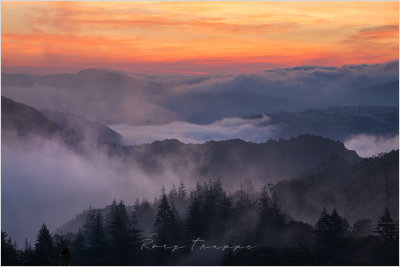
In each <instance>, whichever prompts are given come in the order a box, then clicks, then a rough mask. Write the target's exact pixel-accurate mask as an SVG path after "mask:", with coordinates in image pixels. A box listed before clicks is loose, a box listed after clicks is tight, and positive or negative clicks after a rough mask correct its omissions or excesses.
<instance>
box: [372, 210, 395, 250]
mask: <svg viewBox="0 0 400 267" xmlns="http://www.w3.org/2000/svg"><path fill="white" fill-rule="evenodd" d="M374 232H375V233H377V234H378V237H379V238H380V239H381V240H382V241H383V242H385V243H386V244H388V245H393V244H395V243H397V242H398V238H399V233H398V229H397V225H396V222H395V221H394V220H393V219H392V217H391V216H390V212H389V209H388V208H387V207H386V208H385V210H384V212H383V214H382V216H381V217H380V218H379V220H378V225H377V226H376V227H375V231H374Z"/></svg>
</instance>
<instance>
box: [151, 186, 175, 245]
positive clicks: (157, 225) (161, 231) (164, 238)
mask: <svg viewBox="0 0 400 267" xmlns="http://www.w3.org/2000/svg"><path fill="white" fill-rule="evenodd" d="M154 231H155V233H157V234H158V240H159V242H161V243H165V244H169V243H171V242H173V241H176V240H177V239H178V238H179V235H180V233H179V222H178V218H176V214H175V213H174V211H173V209H172V208H171V206H170V205H169V203H168V199H167V196H166V195H165V190H162V195H161V201H160V205H159V207H158V212H157V215H156V220H155V222H154Z"/></svg>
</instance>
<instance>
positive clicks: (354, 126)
mask: <svg viewBox="0 0 400 267" xmlns="http://www.w3.org/2000/svg"><path fill="white" fill-rule="evenodd" d="M262 116H263V115H262V114H259V115H254V116H248V117H247V118H250V119H251V118H261V117H262ZM268 116H269V117H270V118H271V120H269V121H268V122H265V123H264V124H263V126H268V125H272V124H273V125H279V126H280V127H279V128H278V129H277V131H278V132H277V133H276V134H277V136H280V137H282V138H291V137H294V136H297V135H299V134H313V135H322V136H324V137H327V138H330V139H333V140H340V141H344V140H345V139H346V138H349V136H351V135H356V134H372V135H380V136H382V135H383V136H392V135H396V134H398V128H399V111H398V108H395V107H382V106H370V107H366V106H356V107H332V108H327V109H307V110H304V111H300V112H279V113H272V114H268Z"/></svg>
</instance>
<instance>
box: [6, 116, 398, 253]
mask: <svg viewBox="0 0 400 267" xmlns="http://www.w3.org/2000/svg"><path fill="white" fill-rule="evenodd" d="M268 120H269V117H267V116H264V117H262V118H259V119H253V120H248V119H239V118H230V119H223V120H220V121H217V122H215V123H212V124H208V125H196V124H191V123H187V122H172V123H169V124H166V125H147V126H132V125H113V126H111V127H112V128H113V129H114V130H116V131H118V132H119V133H120V134H122V135H123V137H124V141H125V143H126V144H129V145H131V144H142V143H150V142H153V141H156V140H163V139H167V138H175V139H178V140H180V141H182V142H184V143H202V142H204V141H208V140H226V139H232V138H241V139H244V140H246V141H252V142H257V143H260V142H265V141H267V140H268V139H269V138H273V139H277V136H276V130H277V129H278V127H279V126H277V125H269V126H267V127H265V126H259V124H260V123H263V122H265V121H268ZM345 146H346V147H347V148H348V149H352V150H356V151H357V153H358V154H359V155H360V156H362V157H368V156H372V155H377V154H378V153H380V152H387V151H390V150H392V149H398V136H392V137H379V136H372V135H365V134H361V135H356V136H352V137H349V138H348V139H347V140H346V142H345ZM188 168H190V167H188ZM1 174H2V228H3V230H4V231H6V232H7V233H9V235H10V236H11V237H12V238H13V239H14V240H16V241H17V243H18V245H22V244H23V242H24V239H25V238H28V240H29V241H30V242H32V243H34V241H35V236H36V233H37V231H38V229H39V227H40V225H41V224H42V223H44V222H45V223H46V224H47V225H48V226H49V228H50V229H51V230H52V231H54V230H56V228H57V227H58V226H60V225H62V224H63V223H65V222H67V221H69V220H70V219H72V218H74V216H75V215H77V214H78V213H80V212H82V211H83V210H84V209H86V208H88V207H89V206H95V207H104V206H106V205H108V204H109V203H111V201H112V200H113V199H114V198H116V199H122V200H124V201H125V202H126V203H127V204H128V205H131V204H133V203H134V201H135V199H136V198H139V199H141V198H143V197H147V198H149V200H152V199H153V198H154V197H155V196H158V195H159V194H160V188H161V186H162V185H166V188H167V190H168V189H169V188H170V186H171V185H172V184H178V183H179V181H180V179H181V178H182V177H180V176H179V175H178V174H176V173H175V172H173V171H166V172H165V173H164V174H163V175H162V177H158V178H157V180H155V179H154V177H153V178H152V177H149V176H147V175H146V174H144V173H143V172H142V171H141V170H140V169H139V168H138V167H136V166H135V163H134V162H130V163H129V164H124V163H121V162H119V161H117V160H115V159H111V158H109V157H107V156H106V154H105V153H104V151H101V150H99V149H98V148H94V149H93V150H92V151H91V152H89V154H86V155H82V154H78V153H76V152H73V151H71V150H70V149H68V148H66V147H65V146H64V145H62V144H60V143H59V142H57V141H49V140H40V139H38V140H35V141H33V142H30V143H29V144H20V143H18V142H14V141H12V140H10V138H7V141H6V142H4V140H3V142H2V170H1ZM183 178H185V183H186V185H187V187H188V188H193V186H194V183H195V181H194V179H193V180H191V179H190V177H189V178H187V177H183ZM186 178H187V179H186Z"/></svg>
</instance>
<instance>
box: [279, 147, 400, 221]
mask: <svg viewBox="0 0 400 267" xmlns="http://www.w3.org/2000/svg"><path fill="white" fill-rule="evenodd" d="M273 191H274V192H275V193H276V194H277V197H278V199H279V202H280V204H281V205H282V209H283V210H285V211H287V212H289V213H290V214H291V215H292V216H293V218H295V219H297V220H303V221H309V222H310V221H311V222H315V221H316V220H317V219H318V218H319V215H320V212H321V206H325V207H326V208H327V209H328V210H329V209H333V208H336V209H337V210H338V211H339V213H340V214H343V216H345V217H346V218H348V219H349V220H351V221H352V222H354V220H356V219H372V220H373V221H375V220H376V219H377V218H379V216H381V213H382V207H385V206H387V207H388V208H389V209H390V210H391V212H392V215H393V216H394V217H395V218H398V216H399V213H398V211H399V151H398V150H397V151H392V152H390V153H387V154H383V155H380V156H379V157H374V158H367V159H362V160H361V161H358V162H352V163H349V162H345V161H341V160H337V159H336V160H331V161H328V162H325V163H324V164H321V165H320V166H319V167H318V168H316V169H315V170H313V171H312V172H309V173H307V174H303V175H301V176H299V177H298V178H296V179H292V180H290V181H289V180H285V181H281V182H279V183H277V184H276V185H275V186H274V188H273Z"/></svg>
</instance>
